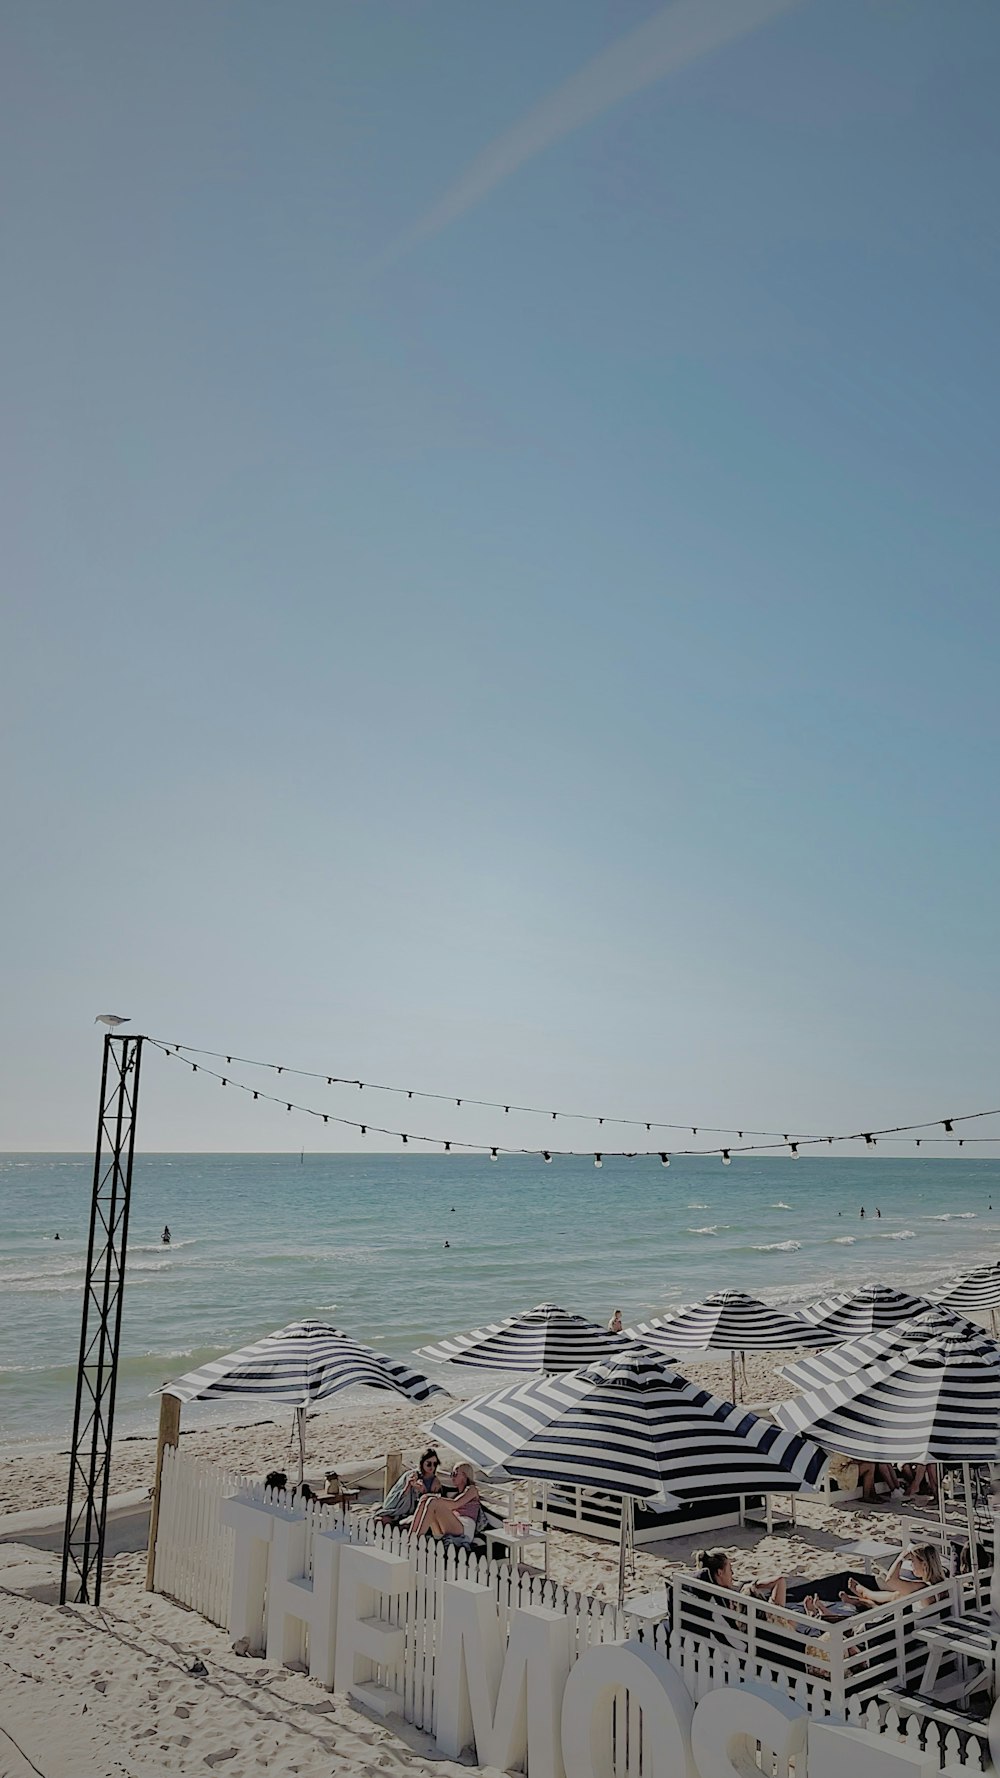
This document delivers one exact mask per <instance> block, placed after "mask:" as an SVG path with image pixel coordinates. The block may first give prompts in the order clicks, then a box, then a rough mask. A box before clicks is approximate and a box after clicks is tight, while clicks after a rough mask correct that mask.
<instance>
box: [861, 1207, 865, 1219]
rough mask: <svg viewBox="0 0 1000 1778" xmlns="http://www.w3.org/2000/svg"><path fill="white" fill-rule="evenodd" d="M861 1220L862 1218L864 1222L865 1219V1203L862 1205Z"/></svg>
mask: <svg viewBox="0 0 1000 1778" xmlns="http://www.w3.org/2000/svg"><path fill="white" fill-rule="evenodd" d="M861 1220H862V1222H864V1220H865V1207H864V1205H863V1204H862V1206H861Z"/></svg>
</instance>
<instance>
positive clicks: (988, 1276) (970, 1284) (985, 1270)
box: [935, 1260, 1000, 1311]
mask: <svg viewBox="0 0 1000 1778" xmlns="http://www.w3.org/2000/svg"><path fill="white" fill-rule="evenodd" d="M935 1300H936V1301H937V1302H939V1303H940V1304H941V1305H942V1306H943V1307H944V1308H947V1309H960V1310H970V1309H971V1310H975V1309H979V1310H980V1311H981V1310H983V1309H996V1308H1000V1261H996V1260H994V1261H993V1263H992V1264H991V1265H988V1266H977V1267H976V1269H975V1271H974V1272H967V1273H966V1274H965V1277H964V1278H957V1279H956V1280H955V1282H954V1284H950V1285H949V1286H948V1288H947V1290H944V1291H941V1292H935Z"/></svg>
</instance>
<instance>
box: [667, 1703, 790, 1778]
mask: <svg viewBox="0 0 1000 1778" xmlns="http://www.w3.org/2000/svg"><path fill="white" fill-rule="evenodd" d="M807 1725H808V1717H807V1716H806V1713H805V1711H804V1710H803V1709H802V1708H801V1707H800V1706H799V1705H798V1704H793V1703H792V1701H791V1699H790V1698H786V1697H785V1696H784V1695H783V1694H782V1693H781V1692H779V1691H778V1690H777V1688H776V1687H775V1686H771V1685H724V1686H721V1687H720V1688H719V1690H718V1691H714V1692H706V1694H705V1696H704V1697H703V1698H702V1699H700V1701H699V1704H698V1708H697V1710H696V1711H695V1713H694V1723H693V1725H692V1728H691V1745H692V1747H693V1749H694V1757H695V1764H696V1765H697V1768H698V1778H734V1774H736V1775H737V1778H750V1775H751V1774H752V1775H753V1778H759V1774H760V1767H759V1766H758V1765H757V1762H756V1743H757V1742H758V1741H759V1742H760V1744H761V1746H762V1747H764V1748H765V1749H767V1750H768V1751H769V1752H771V1753H776V1754H777V1755H778V1757H779V1759H783V1760H791V1759H794V1760H795V1761H796V1762H798V1761H800V1760H801V1757H802V1755H803V1754H804V1752H805V1745H806V1728H807Z"/></svg>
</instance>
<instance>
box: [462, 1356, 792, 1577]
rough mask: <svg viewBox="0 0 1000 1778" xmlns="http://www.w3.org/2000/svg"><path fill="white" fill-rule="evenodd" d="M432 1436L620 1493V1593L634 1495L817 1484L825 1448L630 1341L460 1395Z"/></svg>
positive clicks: (478, 1456)
mask: <svg viewBox="0 0 1000 1778" xmlns="http://www.w3.org/2000/svg"><path fill="white" fill-rule="evenodd" d="M431 1431H432V1433H433V1434H434V1435H435V1436H437V1437H438V1438H440V1439H442V1440H445V1441H446V1442H447V1443H448V1444H449V1445H451V1446H452V1447H453V1449H455V1450H457V1451H459V1452H460V1453H461V1454H462V1455H463V1456H467V1457H468V1458H469V1459H470V1460H471V1461H472V1462H474V1463H478V1464H479V1465H480V1466H481V1467H482V1468H484V1469H486V1470H487V1471H491V1470H492V1471H493V1472H494V1473H496V1472H498V1471H501V1472H503V1473H504V1474H505V1475H507V1476H516V1477H526V1478H528V1479H531V1480H535V1481H545V1482H559V1483H563V1484H564V1485H567V1486H572V1487H581V1488H597V1489H601V1490H603V1491H605V1492H607V1493H609V1494H617V1495H620V1496H621V1497H622V1502H623V1504H622V1531H621V1541H620V1548H619V1600H620V1599H621V1595H622V1591H623V1588H624V1578H625V1552H626V1547H627V1544H628V1541H629V1535H630V1526H631V1513H632V1506H633V1503H634V1501H635V1500H637V1499H638V1500H645V1501H647V1502H649V1503H650V1504H651V1505H659V1506H664V1505H666V1506H675V1505H678V1504H683V1503H685V1502H687V1501H703V1500H711V1499H721V1498H725V1497H726V1496H732V1495H734V1494H756V1493H765V1492H782V1493H800V1492H802V1491H803V1490H806V1489H811V1488H814V1487H815V1486H816V1485H817V1483H818V1482H819V1480H820V1479H821V1477H822V1474H823V1471H824V1469H825V1467H826V1457H825V1454H824V1453H823V1452H822V1451H820V1450H819V1449H817V1447H816V1446H815V1445H814V1444H813V1443H812V1442H811V1441H809V1440H808V1439H804V1438H802V1437H801V1436H800V1435H799V1434H797V1433H792V1434H791V1435H788V1434H786V1433H785V1432H784V1430H783V1429H781V1428H779V1427H778V1426H776V1425H775V1424H774V1422H773V1421H771V1420H765V1419H762V1418H760V1417H759V1416H758V1415H756V1414H751V1413H748V1412H747V1411H746V1410H745V1409H743V1408H738V1407H734V1406H733V1404H732V1402H728V1401H721V1400H719V1399H718V1398H717V1397H715V1396H713V1395H711V1394H710V1393H709V1391H708V1390H707V1389H702V1388H700V1387H699V1386H698V1385H697V1384H695V1383H691V1382H689V1381H688V1380H687V1378H685V1377H681V1376H678V1375H677V1374H676V1373H675V1372H674V1371H672V1370H670V1369H669V1368H668V1367H667V1366H666V1364H665V1363H664V1361H663V1359H662V1358H658V1357H657V1356H656V1355H655V1354H653V1353H651V1352H645V1351H642V1350H639V1349H638V1348H636V1347H633V1348H632V1349H631V1350H630V1351H628V1352H625V1353H621V1354H619V1355H618V1356H616V1357H615V1358H611V1359H606V1360H603V1361H602V1362H600V1363H598V1364H593V1365H589V1366H587V1367H586V1368H585V1369H583V1370H579V1371H576V1372H573V1373H571V1374H570V1375H567V1376H549V1377H543V1378H538V1379H535V1380H534V1381H532V1382H529V1383H519V1384H514V1385H513V1386H511V1387H508V1388H506V1389H499V1390H493V1391H492V1392H491V1393H490V1394H488V1395H482V1396H479V1397H478V1398H477V1399H476V1400H475V1401H471V1402H462V1403H460V1404H458V1405H457V1406H456V1407H455V1408H453V1409H451V1410H450V1411H449V1412H448V1413H446V1414H443V1415H442V1416H441V1418H440V1419H438V1420H435V1421H434V1423H433V1425H432V1427H431Z"/></svg>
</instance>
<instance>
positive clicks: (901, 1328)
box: [778, 1305, 1000, 1389]
mask: <svg viewBox="0 0 1000 1778" xmlns="http://www.w3.org/2000/svg"><path fill="white" fill-rule="evenodd" d="M950 1333H955V1334H961V1335H963V1336H972V1337H974V1336H975V1335H977V1334H978V1335H979V1336H980V1337H982V1334H983V1330H982V1328H981V1327H977V1326H976V1324H975V1322H973V1321H967V1320H966V1319H965V1317H964V1315H956V1314H955V1313H954V1311H953V1310H951V1309H945V1308H942V1307H940V1306H938V1305H935V1307H934V1308H932V1309H927V1310H925V1312H924V1313H923V1314H922V1315H915V1316H914V1317H913V1319H912V1321H899V1322H897V1323H896V1325H895V1326H894V1327H883V1328H880V1330H879V1332H878V1333H873V1334H866V1335H865V1337H864V1339H861V1340H850V1341H848V1343H847V1345H846V1346H828V1347H827V1348H826V1349H825V1350H824V1351H822V1352H809V1353H807V1354H806V1356H805V1358H797V1359H796V1360H795V1362H794V1364H779V1366H778V1375H779V1376H781V1377H784V1379H785V1382H786V1383H793V1384H794V1385H795V1387H796V1389H816V1388H820V1387H822V1385H823V1384H824V1383H835V1382H836V1381H837V1379H838V1377H849V1376H850V1375H851V1374H852V1372H854V1371H859V1370H865V1369H867V1368H868V1367H869V1366H870V1365H873V1364H877V1363H878V1362H879V1361H880V1360H881V1359H883V1358H891V1357H893V1356H894V1355H895V1354H896V1353H897V1352H912V1351H913V1350H914V1348H916V1347H920V1346H924V1345H926V1344H927V1341H928V1340H933V1339H935V1338H937V1337H938V1336H939V1335H941V1334H950ZM997 1350H998V1352H1000V1345H998V1347H997Z"/></svg>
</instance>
